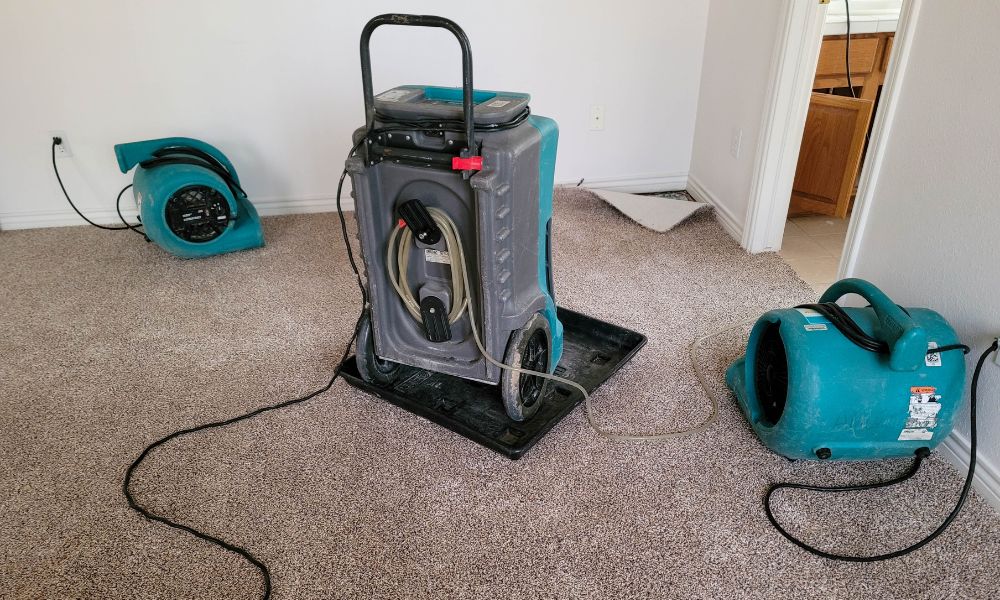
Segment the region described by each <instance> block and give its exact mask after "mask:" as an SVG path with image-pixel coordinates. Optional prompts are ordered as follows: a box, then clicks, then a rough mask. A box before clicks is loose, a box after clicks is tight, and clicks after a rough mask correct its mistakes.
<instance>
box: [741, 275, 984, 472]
mask: <svg viewBox="0 0 1000 600" xmlns="http://www.w3.org/2000/svg"><path fill="white" fill-rule="evenodd" d="M851 293H853V294H858V295H860V296H862V297H863V298H865V299H866V300H867V301H868V302H869V303H870V306H867V307H865V308H843V307H841V306H839V305H838V304H836V301H837V300H838V299H840V298H841V296H844V295H845V294H851ZM960 348H961V349H964V348H965V347H964V346H961V345H960V344H958V337H957V336H956V334H955V331H954V330H953V329H952V328H951V326H950V325H949V324H948V322H947V321H945V320H944V318H943V317H942V316H941V315H939V314H938V313H936V312H934V311H932V310H929V309H926V308H902V307H899V306H897V305H896V304H895V303H894V302H893V301H892V300H890V299H889V298H888V297H887V296H886V295H885V294H884V293H882V291H880V290H879V289H878V288H876V287H875V286H874V285H872V284H871V283H869V282H867V281H864V280H861V279H845V280H843V281H840V282H837V283H835V284H833V285H832V286H831V287H830V288H829V289H828V290H827V291H826V293H824V294H823V296H822V297H821V298H820V302H819V303H818V304H810V305H803V306H800V307H797V308H787V309H780V310H772V311H770V312H767V313H765V314H764V315H763V316H762V317H760V319H759V320H758V321H757V323H756V324H755V325H754V327H753V330H752V331H751V333H750V340H749V342H748V344H747V351H746V355H745V356H744V357H741V358H740V359H738V360H737V361H736V362H734V363H733V364H732V365H731V366H730V367H729V369H728V371H727V372H726V383H727V384H728V386H729V388H730V389H732V390H733V392H735V394H736V398H737V400H738V402H739V405H740V408H741V409H742V410H743V414H744V415H745V416H746V418H747V420H748V421H749V423H750V426H751V427H752V428H753V430H754V432H755V433H756V434H757V436H758V437H759V438H760V440H761V442H763V443H764V445H765V446H767V447H768V448H770V449H771V450H773V451H774V452H777V453H778V454H781V455H782V456H786V457H788V458H793V459H816V458H819V459H878V458H888V457H897V456H898V457H902V456H913V455H914V452H915V451H916V450H917V449H918V448H928V449H933V448H934V447H935V446H937V445H938V444H939V443H941V441H942V440H944V438H945V437H947V436H948V434H949V433H950V432H951V428H952V422H953V420H954V417H955V412H956V410H957V409H958V407H959V405H960V403H961V401H962V386H963V382H964V380H965V357H964V355H963V353H962V352H951V351H948V350H955V349H960ZM935 349H939V350H941V351H940V352H933V350H935ZM929 351H930V352H929Z"/></svg>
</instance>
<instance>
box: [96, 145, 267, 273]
mask: <svg viewBox="0 0 1000 600" xmlns="http://www.w3.org/2000/svg"><path fill="white" fill-rule="evenodd" d="M115 156H117V157H118V167H119V168H120V169H121V171H122V173H127V172H128V171H130V170H131V169H132V168H133V167H134V168H135V175H134V176H133V181H132V190H133V195H134V196H135V203H136V206H137V207H138V209H139V219H140V221H141V222H142V225H143V233H145V235H146V237H147V238H149V240H151V241H152V242H154V243H156V244H157V245H158V246H160V247H161V248H163V249H164V250H166V251H167V252H170V253H171V254H174V255H176V256H179V257H182V258H200V257H205V256H212V255H215V254H222V253H225V252H235V251H237V250H247V249H250V248H259V247H261V246H263V245H264V233H263V230H262V229H261V225H260V218H259V217H258V216H257V211H256V210H255V209H254V207H253V204H251V203H250V201H249V200H248V199H247V195H246V192H244V191H243V188H242V187H240V178H239V175H237V174H236V169H235V167H233V164H232V163H231V162H230V161H229V159H228V158H226V155H225V154H223V153H222V152H220V151H219V150H218V149H217V148H215V147H214V146H211V145H209V144H206V143H205V142H202V141H200V140H195V139H191V138H182V137H173V138H163V139H158V140H146V141H142V142H131V143H128V144H118V145H116V146H115Z"/></svg>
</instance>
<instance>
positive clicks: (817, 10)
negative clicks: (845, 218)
mask: <svg viewBox="0 0 1000 600" xmlns="http://www.w3.org/2000/svg"><path fill="white" fill-rule="evenodd" d="M922 1H923V0H903V5H902V8H901V10H900V13H899V21H898V26H897V29H896V35H895V39H894V41H893V48H892V55H891V56H890V57H889V65H888V69H887V71H886V76H885V81H884V83H883V87H882V96H881V99H880V101H879V108H878V110H877V112H876V114H875V122H874V125H873V129H872V135H871V139H870V141H869V145H868V152H867V154H866V156H865V160H864V164H863V165H862V167H861V176H860V180H859V185H858V194H857V196H856V197H855V201H854V212H853V214H852V217H851V220H850V223H849V225H848V230H847V238H846V242H845V246H844V252H843V256H842V258H841V262H840V267H839V273H838V277H847V276H850V274H851V273H852V272H853V270H854V265H855V263H856V261H857V255H858V251H859V248H860V245H861V240H862V234H863V232H864V227H865V225H866V224H867V220H868V213H869V209H870V207H871V202H872V199H873V197H874V194H875V189H876V186H877V180H878V175H879V173H880V171H881V166H882V161H883V159H884V157H885V150H886V144H887V141H888V139H889V132H890V129H891V125H892V121H893V117H894V115H895V112H896V107H897V104H898V100H899V98H898V96H899V94H898V90H899V88H900V86H901V85H902V82H903V75H904V73H905V71H906V65H907V63H908V61H909V55H910V51H911V50H912V46H913V45H912V40H913V34H914V30H915V29H916V23H917V16H918V14H919V12H920V6H921V3H922ZM826 8H827V7H826V5H819V4H815V3H813V2H790V3H788V4H787V5H786V9H785V14H784V18H783V23H784V25H783V31H782V33H781V37H780V38H779V43H778V44H777V46H776V48H775V52H774V59H773V62H772V67H771V82H772V83H771V87H770V90H769V101H768V105H767V110H766V111H765V114H764V117H763V124H762V127H761V131H762V132H763V134H762V135H761V139H760V143H759V144H758V148H757V160H756V164H755V165H754V175H753V183H752V186H751V189H750V198H749V206H748V209H747V227H746V228H744V232H743V240H742V244H743V247H744V248H746V249H747V250H748V251H749V252H767V251H776V250H778V249H780V248H781V241H782V237H783V235H784V227H785V220H786V218H787V214H788V205H789V203H790V201H791V193H792V184H793V182H794V180H795V169H796V167H797V166H798V159H799V148H800V146H801V144H802V134H803V131H804V129H805V121H806V115H807V113H808V109H809V96H810V92H811V91H812V81H813V79H814V77H815V72H816V63H817V60H818V59H819V49H820V44H821V43H822V28H823V22H824V20H825V18H826Z"/></svg>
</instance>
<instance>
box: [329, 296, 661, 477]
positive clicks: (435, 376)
mask: <svg viewBox="0 0 1000 600" xmlns="http://www.w3.org/2000/svg"><path fill="white" fill-rule="evenodd" d="M558 313H559V320H560V321H561V322H562V324H563V328H564V330H563V336H564V337H563V339H564V342H563V355H562V359H561V360H560V361H559V366H558V367H556V371H555V372H556V374H557V375H559V376H561V377H565V378H567V379H570V380H572V381H575V382H577V383H579V384H580V385H582V386H583V387H585V388H586V389H587V391H588V392H591V393H592V392H593V391H594V390H596V389H597V388H598V387H599V386H600V385H601V384H602V383H604V382H605V381H607V380H608V379H609V378H610V377H611V376H612V375H614V374H615V372H617V371H618V369H620V368H621V367H622V365H624V364H625V363H627V362H628V361H629V360H630V359H631V358H632V357H633V356H635V353H636V352H638V351H639V349H640V348H642V347H643V346H644V345H645V344H646V336H644V335H642V334H641V333H636V332H635V331H632V330H630V329H625V328H624V327H619V326H617V325H612V324H610V323H605V322H604V321H600V320H598V319H594V318H592V317H588V316H586V315H582V314H580V313H578V312H574V311H572V310H569V309H565V308H559V311H558ZM340 373H341V375H342V376H343V377H344V379H346V380H347V382H348V383H350V384H351V385H353V386H354V387H357V388H359V389H362V390H364V391H366V392H370V393H372V394H374V395H376V396H378V397H379V398H382V399H383V400H388V401H389V402H391V403H393V404H395V405H396V406H399V407H401V408H405V409H406V410H408V411H410V412H412V413H415V414H417V415H420V416H421V417H424V418H426V419H429V420H431V421H433V422H435V423H437V424H438V425H442V426H444V427H447V428H448V429H450V430H452V431H454V432H455V433H458V434H459V435H463V436H465V437H467V438H469V439H470V440H472V441H474V442H476V443H478V444H482V445H483V446H486V447H487V448H490V449H491V450H496V451H497V452H499V453H501V454H504V455H506V456H507V457H509V458H512V459H518V458H520V457H521V456H522V455H524V453H525V452H527V451H528V449H529V448H531V447H532V446H534V445H535V443H536V442H537V441H538V440H540V439H541V438H542V436H543V435H545V434H546V433H547V432H548V431H549V430H550V429H552V427H553V426H555V424H556V423H558V422H559V421H560V420H561V419H562V418H563V417H565V416H566V415H568V414H569V413H570V411H571V410H573V408H574V407H575V406H576V405H577V404H579V403H580V402H582V401H583V395H582V394H581V393H580V392H579V391H577V390H575V389H573V388H570V387H568V386H562V385H550V386H549V391H548V394H547V395H546V397H545V400H544V402H543V404H542V406H541V408H539V410H538V413H537V414H536V415H535V416H534V417H533V418H531V419H530V420H529V421H526V422H524V423H518V422H516V421H512V420H510V418H508V417H507V413H506V412H505V411H504V409H503V403H502V402H501V400H500V389H499V388H498V387H497V386H495V385H489V384H485V383H479V382H476V381H469V380H468V379H462V378H460V377H454V376H452V375H445V374H442V373H437V372H434V371H427V370H424V369H417V368H415V367H407V366H403V367H402V372H401V373H400V375H399V377H398V378H397V379H396V382H395V383H393V384H392V385H390V386H386V387H382V386H379V385H375V384H371V383H366V382H364V381H362V380H361V378H360V377H359V376H358V369H357V366H356V365H355V362H354V357H351V358H349V359H348V360H347V362H346V363H345V364H344V368H343V369H342V370H341V372H340Z"/></svg>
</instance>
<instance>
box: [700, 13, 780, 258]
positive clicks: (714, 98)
mask: <svg viewBox="0 0 1000 600" xmlns="http://www.w3.org/2000/svg"><path fill="white" fill-rule="evenodd" d="M781 15H782V1H781V0H754V2H746V1H745V0H712V2H711V3H710V7H709V11H708V27H707V35H706V39H705V55H704V64H703V66H702V73H701V93H700V95H699V99H698V118H697V126H696V129H695V136H694V149H693V154H692V157H691V169H690V173H689V190H690V191H691V192H692V193H693V194H694V195H695V196H697V197H699V199H701V200H704V201H707V202H710V203H712V204H714V205H715V207H716V214H717V215H718V216H719V218H720V219H721V221H722V223H723V224H724V225H725V226H726V228H727V229H728V230H729V232H730V233H731V234H732V235H733V236H734V237H736V239H737V240H739V239H741V237H742V232H743V228H744V226H745V224H746V217H747V214H746V213H747V207H748V204H749V198H750V188H751V185H752V183H753V181H752V180H753V172H754V163H755V159H756V153H757V144H758V142H759V139H760V134H761V122H762V118H763V115H764V111H765V105H766V103H767V93H768V89H769V87H768V84H769V82H770V79H771V63H772V57H773V54H774V46H775V41H776V40H777V39H778V37H779V31H778V27H779V25H780V22H781ZM739 130H742V131H743V135H742V142H741V144H740V152H739V157H738V158H737V157H735V156H733V155H732V153H731V144H732V140H733V135H734V132H737V131H739Z"/></svg>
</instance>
